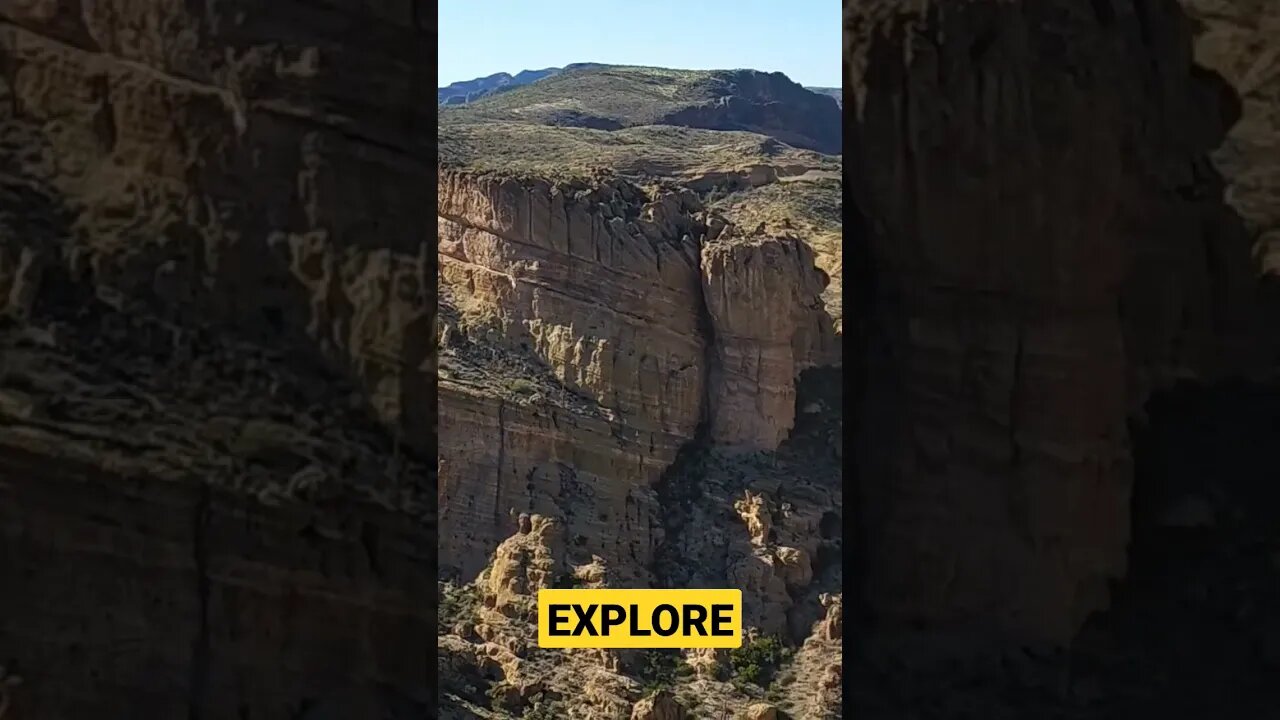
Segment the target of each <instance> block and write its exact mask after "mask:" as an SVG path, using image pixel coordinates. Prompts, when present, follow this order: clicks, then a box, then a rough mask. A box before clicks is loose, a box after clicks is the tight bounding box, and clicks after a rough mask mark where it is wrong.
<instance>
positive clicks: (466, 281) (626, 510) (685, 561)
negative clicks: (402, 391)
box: [437, 68, 842, 718]
mask: <svg viewBox="0 0 1280 720" xmlns="http://www.w3.org/2000/svg"><path fill="white" fill-rule="evenodd" d="M729 77H736V78H738V79H737V80H734V81H733V82H735V83H738V84H732V85H725V84H723V83H725V82H726V78H729ZM746 80H751V81H753V82H755V81H758V82H760V83H763V84H760V85H752V84H750V83H748V82H746ZM770 83H773V81H772V80H770V79H769V78H768V76H754V75H753V76H741V75H733V74H729V75H725V74H722V73H693V72H683V71H670V70H654V69H652V68H610V69H608V70H607V71H578V72H572V73H564V74H561V75H558V76H556V77H554V78H550V79H546V80H543V81H540V82H538V83H536V84H534V85H530V86H527V87H523V88H517V89H514V90H510V91H507V92H504V93H502V94H500V95H495V96H493V97H490V98H486V99H483V100H480V101H478V102H476V103H472V104H470V105H468V106H466V107H464V108H445V109H442V111H441V116H440V124H439V142H440V148H441V150H440V153H441V165H440V169H439V173H440V174H439V180H440V192H439V196H438V202H437V212H438V221H439V226H438V227H439V233H440V241H439V264H440V315H441V323H440V352H441V365H440V384H439V388H440V413H441V426H440V427H441V436H440V464H439V471H440V478H439V481H440V491H439V507H440V537H441V565H440V569H441V577H442V581H443V582H442V585H441V618H442V622H441V634H440V637H439V648H440V653H441V666H442V693H443V695H442V701H443V702H444V703H445V707H444V708H442V711H443V712H444V713H445V716H446V717H449V716H456V717H476V716H492V717H508V716H516V717H520V716H523V717H587V716H593V717H618V718H629V717H643V718H659V717H684V716H685V715H684V714H683V713H686V712H687V713H715V712H718V711H719V710H720V709H737V708H742V707H747V706H750V705H753V704H754V705H755V706H757V707H755V710H753V712H755V713H756V715H754V717H774V716H775V715H776V714H777V712H778V709H779V708H781V709H782V710H784V711H787V712H791V713H794V714H795V716H797V717H813V718H822V717H838V715H839V700H840V691H839V679H840V675H839V664H840V634H841V632H840V628H841V597H842V596H841V594H840V592H841V568H840V562H839V558H840V547H841V537H840V533H839V527H840V522H841V518H840V513H841V509H840V508H841V505H842V503H841V494H842V490H841V472H840V460H839V457H840V456H839V448H840V437H841V435H840V428H841V411H840V391H839V388H840V382H839V372H838V368H839V366H840V363H841V355H840V352H841V351H840V342H839V340H840V335H839V332H840V331H839V328H840V306H839V303H838V302H828V299H829V298H830V297H831V294H830V290H831V287H832V286H833V285H834V286H836V287H837V292H836V293H835V296H836V297H838V278H839V274H840V268H841V259H840V258H841V248H840V242H839V239H840V224H839V223H840V203H841V196H840V184H839V182H840V181H839V173H840V157H839V156H838V155H828V154H821V153H818V152H814V151H811V150H803V149H799V148H796V147H794V146H792V145H790V144H788V143H787V142H786V140H787V139H789V138H795V137H797V135H800V134H803V133H804V132H813V131H812V130H810V129H809V128H811V127H813V125H812V123H813V122H814V120H815V118H812V117H810V118H807V119H806V120H805V123H806V125H803V126H801V127H800V128H796V127H792V126H787V125H785V124H784V123H785V121H786V120H788V119H789V118H793V117H797V113H798V112H799V110H803V109H804V107H806V106H803V105H802V106H801V107H800V108H798V109H797V108H790V107H785V106H784V107H778V108H775V109H772V110H770V114H769V115H768V116H767V118H765V119H767V120H769V122H773V123H774V125H770V124H769V122H760V123H757V124H756V128H755V129H756V130H770V131H772V133H773V134H772V135H770V134H762V133H761V132H749V131H746V130H743V129H741V128H736V127H735V128H733V129H716V127H714V126H715V125H717V123H716V122H702V120H705V119H707V118H706V117H705V116H702V115H699V114H698V113H696V112H689V108H690V107H692V106H691V105H690V104H689V103H692V102H695V101H697V99H698V98H701V97H705V96H706V93H707V92H711V93H712V94H715V93H721V92H725V91H727V90H730V89H732V90H734V91H740V92H748V91H749V92H750V93H751V94H750V95H748V96H746V97H745V98H744V99H743V100H742V101H741V102H744V103H747V105H750V104H751V103H752V102H754V100H753V98H754V99H758V98H759V97H760V93H765V92H771V90H770V87H771V85H770ZM797 90H799V89H798V88H797ZM799 92H800V93H804V96H807V97H805V98H804V100H803V102H806V103H808V102H812V100H811V99H810V98H812V97H816V96H812V94H810V93H807V92H806V91H803V90H799ZM557 93H560V94H557ZM719 97H721V98H728V99H727V100H725V101H724V102H723V103H722V105H724V106H726V107H729V108H734V107H738V106H739V103H740V101H739V100H738V99H737V98H738V96H736V95H734V96H725V95H719ZM823 102H826V101H823ZM770 103H772V104H773V105H784V103H783V102H782V101H781V100H777V101H775V100H771V101H770ZM570 107H572V108H575V109H576V110H575V111H576V112H578V113H579V114H578V115H577V116H576V117H577V118H579V119H581V118H583V117H588V116H589V117H593V118H609V119H611V120H612V123H613V124H612V126H611V129H604V128H598V127H596V126H597V125H600V124H602V123H599V122H565V117H566V116H565V114H564V113H566V112H569V110H568V108H570ZM829 107H830V108H831V109H832V110H833V111H835V107H834V105H833V104H832V105H829ZM823 132H827V131H826V130H823ZM708 585H710V586H728V587H741V588H744V589H745V591H746V592H745V595H746V599H745V603H746V615H747V617H746V624H747V625H748V626H750V627H751V633H752V640H751V642H750V643H749V644H748V646H747V647H746V648H745V649H744V650H742V651H738V652H736V653H723V652H720V653H678V652H670V653H665V652H630V651H624V652H615V651H609V652H585V651H578V652H567V651H566V652H561V651H552V650H541V649H538V648H537V647H536V646H535V645H534V642H533V638H534V637H535V634H534V625H533V622H532V619H533V616H532V614H531V613H532V610H533V607H534V605H533V602H534V597H535V593H536V590H537V589H538V588H541V587H552V586H555V587H565V586H579V587H601V586H608V587H623V588H625V587H649V586H655V587H698V586H708ZM832 673H834V674H832ZM450 713H453V715H450Z"/></svg>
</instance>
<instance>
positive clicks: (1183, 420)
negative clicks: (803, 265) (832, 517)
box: [845, 0, 1280, 718]
mask: <svg viewBox="0 0 1280 720" xmlns="http://www.w3.org/2000/svg"><path fill="white" fill-rule="evenodd" d="M1190 5H1191V6H1192V9H1193V12H1201V11H1202V15H1201V18H1202V20H1204V22H1205V23H1207V30H1203V31H1202V32H1206V33H1207V34H1202V35H1201V36H1200V40H1199V46H1198V48H1196V46H1195V45H1194V44H1193V42H1194V35H1193V34H1194V32H1195V31H1196V28H1197V26H1196V24H1195V23H1193V22H1192V21H1191V19H1190V18H1188V17H1187V15H1186V14H1185V13H1184V11H1183V9H1182V8H1180V7H1179V5H1178V4H1177V3H1175V2H1172V1H1170V2H1126V1H1120V0H1114V1H1113V0H1104V1H1102V2H1092V3H1074V2H1053V1H1051V2H1043V3H1005V2H997V1H995V0H992V1H991V2H963V3H962V2H954V3H953V2H919V3H908V4H904V3H892V2H883V3H877V2H870V3H853V2H850V3H846V13H845V15H846V42H847V47H846V60H847V62H848V67H847V70H848V79H847V85H848V86H850V87H852V88H854V93H853V95H854V97H856V98H857V99H858V103H857V106H856V108H853V107H851V108H849V109H850V110H851V111H854V112H851V113H850V114H849V115H847V118H848V121H849V123H850V127H849V129H850V131H851V132H852V133H853V136H854V142H853V145H852V146H851V147H850V148H849V152H850V155H851V159H850V162H849V165H848V166H847V167H848V174H847V175H846V182H848V184H849V185H850V186H851V188H852V190H853V197H854V199H855V202H856V209H855V211H854V213H853V216H854V217H859V218H860V219H861V222H860V225H861V229H860V230H859V229H854V228H851V229H850V232H851V233H855V232H856V233H857V236H856V237H858V238H861V239H862V240H863V241H864V242H865V246H866V247H867V252H868V255H869V257H868V258H867V262H866V263H865V264H862V263H860V264H859V265H858V266H857V268H858V269H859V270H861V271H863V274H856V275H855V282H856V283H857V284H858V286H865V287H867V288H869V291H868V297H867V298H866V302H867V307H868V308H869V312H868V314H867V315H866V316H865V318H857V319H855V320H856V321H858V322H865V323H866V326H865V327H866V328H867V332H866V335H865V337H866V342H867V350H866V362H867V375H866V379H865V383H866V390H865V392H864V394H863V396H862V398H861V399H860V401H859V402H860V406H861V409H860V412H859V420H858V426H857V428H858V429H857V430H856V436H857V437H858V445H857V452H858V457H857V461H858V465H859V474H858V478H857V485H858V492H857V505H856V506H857V508H858V514H857V517H856V519H855V524H856V525H855V526H856V533H857V535H856V536H855V537H857V538H858V543H857V547H856V549H855V553H854V554H855V557H857V558H859V560H860V562H859V576H858V584H857V586H856V587H853V588H852V589H853V590H854V591H855V592H856V595H857V597H858V599H859V600H860V601H862V603H863V607H862V608H860V610H861V611H860V612H859V613H858V619H857V620H856V622H857V623H858V625H857V627H858V630H857V632H858V633H859V637H860V642H859V644H858V647H859V652H858V655H857V657H855V659H854V662H853V670H852V673H853V674H852V679H853V683H854V693H855V695H854V698H853V701H854V703H855V705H857V706H858V707H860V708H862V709H863V712H864V713H865V716H866V717H885V718H892V717H903V716H913V717H938V718H949V717H957V716H960V715H961V714H965V715H966V716H968V715H972V716H978V717H1028V716H1034V717H1064V718H1065V717H1071V718H1092V717H1129V716H1136V715H1137V714H1139V713H1141V714H1146V713H1153V712H1154V713H1155V714H1157V715H1166V716H1169V717H1195V716H1207V715H1223V714H1224V713H1225V715H1223V716H1231V717H1249V716H1253V715H1256V714H1258V713H1265V712H1267V711H1266V710H1264V708H1266V707H1269V706H1271V705H1272V704H1273V703H1274V700H1275V698H1274V692H1272V691H1270V690H1267V689H1266V685H1265V681H1264V679H1263V678H1265V677H1266V674H1267V673H1268V672H1269V671H1268V670H1266V669H1265V668H1267V667H1270V666H1269V665H1268V663H1272V662H1274V660H1273V659H1271V658H1273V655H1270V654H1268V653H1273V652H1274V648H1271V643H1270V641H1267V642H1265V643H1264V642H1261V641H1260V640H1259V639H1258V638H1259V637H1260V636H1268V637H1269V635H1267V633H1270V630H1269V628H1271V627H1273V626H1274V625H1275V617H1274V613H1273V612H1271V611H1269V610H1263V609H1262V608H1264V607H1273V606H1274V605H1273V604H1272V601H1271V598H1273V597H1274V592H1275V586H1276V576H1275V572H1274V569H1273V568H1271V567H1269V566H1267V565H1266V563H1265V562H1262V560H1261V559H1260V558H1262V557H1266V556H1268V555H1267V553H1269V552H1271V549H1272V548H1275V547H1280V545H1277V542H1278V541H1280V538H1277V537H1276V535H1275V534H1274V533H1272V532H1268V531H1263V530H1261V529H1260V526H1259V525H1258V522H1259V519H1258V517H1259V515H1262V514H1266V513H1267V512H1268V510H1267V509H1266V508H1272V509H1273V508H1274V507H1275V506H1274V501H1273V500H1272V499H1271V494H1270V493H1269V492H1268V491H1267V489H1266V488H1267V487H1268V486H1269V483H1268V482H1266V481H1264V480H1263V478H1264V477H1266V476H1267V475H1268V473H1267V472H1266V471H1265V469H1264V468H1265V467H1266V463H1265V461H1264V460H1262V459H1261V458H1260V457H1259V456H1258V454H1257V453H1256V451H1254V450H1250V449H1248V448H1250V447H1251V444H1252V443H1261V444H1262V445H1263V446H1265V445H1268V444H1270V443H1272V442H1274V432H1275V431H1274V427H1275V426H1274V422H1273V420H1272V419H1271V418H1273V417H1274V409H1275V406H1274V405H1273V404H1272V403H1273V400H1271V398H1273V397H1274V390H1273V389H1274V387H1275V380H1274V377H1275V375H1274V363H1275V359H1276V357H1277V355H1276V346H1275V341H1276V339H1277V338H1276V336H1275V332H1274V320H1275V311H1276V307H1275V305H1274V300H1275V298H1274V287H1273V286H1272V285H1271V283H1270V282H1269V281H1266V280H1261V281H1260V280H1259V277H1260V275H1261V273H1262V270H1263V268H1262V266H1261V265H1260V264H1259V262H1258V261H1259V257H1258V256H1257V255H1255V254H1254V247H1253V237H1254V235H1255V234H1256V231H1257V229H1259V228H1261V227H1263V226H1265V224H1266V222H1267V220H1266V217H1267V213H1268V212H1269V210H1268V209H1267V208H1268V205H1269V201H1268V200H1267V191H1266V189H1265V182H1261V181H1259V178H1264V177H1266V176H1267V175H1268V174H1269V173H1270V172H1272V171H1273V170H1274V168H1273V167H1271V166H1270V165H1269V164H1268V162H1267V157H1268V155H1267V153H1266V152H1265V144H1266V143H1267V142H1269V140H1270V138H1269V136H1268V134H1267V133H1266V132H1265V130H1259V128H1261V127H1265V123H1266V118H1267V117H1269V116H1270V114H1272V110H1273V108H1271V107H1269V106H1267V103H1266V102H1265V101H1260V97H1261V96H1262V95H1265V92H1263V93H1259V92H1258V89H1257V88H1258V87H1260V85H1256V84H1252V85H1251V83H1261V84H1262V85H1265V82H1264V81H1265V78H1267V77H1269V75H1268V72H1269V71H1267V70H1266V68H1267V67H1269V66H1270V65H1269V64H1270V62H1271V60H1270V53H1269V51H1268V50H1267V46H1266V44H1265V43H1254V44H1251V45H1250V44H1241V43H1238V42H1231V43H1226V44H1222V45H1215V38H1217V39H1218V40H1220V39H1221V33H1225V32H1228V30H1226V29H1224V27H1223V26H1224V24H1225V25H1229V24H1230V23H1226V22H1225V20H1226V19H1228V18H1235V23H1236V25H1235V26H1236V27H1237V28H1239V27H1240V26H1246V27H1251V28H1252V27H1259V25H1257V24H1256V23H1260V24H1261V26H1265V24H1266V22H1267V20H1266V18H1265V13H1263V12H1262V9H1263V6H1265V5H1267V4H1265V3H1257V4H1255V6H1256V7H1255V8H1254V14H1249V10H1248V9H1247V6H1248V5H1249V4H1248V3H1235V4H1230V6H1231V7H1230V8H1229V9H1228V8H1227V5H1228V4H1227V3H1219V4H1217V5H1218V6H1220V7H1217V8H1209V7H1208V6H1209V5H1212V3H1194V2H1193V3H1190ZM1242 18H1247V19H1242ZM1215 47H1216V48H1217V49H1216V50H1215V49H1214V48H1215ZM1225 47H1230V48H1231V50H1230V51H1229V52H1227V51H1224V50H1223V48H1225ZM1193 48H1194V49H1193ZM1246 48H1249V49H1246ZM1197 58H1199V59H1202V60H1205V61H1207V62H1211V63H1213V64H1214V65H1215V66H1216V67H1234V68H1235V72H1234V73H1232V72H1228V73H1226V75H1227V77H1226V81H1224V79H1223V78H1222V77H1221V76H1218V75H1217V74H1215V73H1212V72H1209V71H1207V70H1205V69H1204V68H1203V67H1200V66H1198V65H1196V64H1195V60H1196V59H1197ZM1228 58H1230V59H1229V60H1228ZM1245 68H1249V69H1248V70H1245ZM1241 78H1245V79H1246V80H1249V82H1244V81H1242V80H1241ZM1237 94H1242V95H1244V96H1245V98H1246V101H1245V104H1244V107H1245V108H1246V110H1245V115H1244V118H1243V120H1241V122H1240V123H1237V120H1240V119H1241V114H1240V110H1241V105H1240V103H1239V101H1238V100H1237V98H1236V96H1237ZM1224 140H1225V142H1226V145H1223V143H1224ZM1244 147H1249V148H1250V150H1248V151H1242V150H1241V149H1242V148H1244ZM1219 148H1222V149H1219ZM1215 161H1216V162H1217V167H1221V168H1223V169H1224V170H1226V171H1227V172H1228V173H1229V177H1228V178H1227V179H1225V180H1224V179H1223V178H1222V177H1221V176H1220V175H1219V173H1218V171H1217V170H1216V169H1215V164H1214V163H1215ZM1228 190H1229V192H1227V191H1228ZM1224 195H1225V196H1226V197H1227V198H1229V199H1231V200H1232V202H1233V204H1234V205H1235V206H1236V207H1238V208H1239V209H1240V211H1241V212H1242V213H1243V215H1244V222H1242V220H1241V218H1240V217H1239V216H1238V215H1237V214H1236V213H1235V211H1234V209H1233V208H1232V207H1231V206H1229V205H1228V204H1227V203H1226V202H1224ZM856 242H857V240H855V243H856ZM1229 379H1230V382H1228V380H1229ZM1225 436H1231V437H1232V438H1238V439H1232V440H1227V439H1224V437H1225ZM1245 438H1248V440H1245ZM1228 598H1230V599H1228ZM1228 617H1230V618H1231V619H1227V618H1228ZM1162 636H1163V637H1165V638H1166V639H1164V640H1160V639H1159V638H1160V637H1162ZM1175 637H1176V642H1175V641H1174V638H1175ZM1268 648H1271V649H1268ZM1223 658H1231V660H1229V661H1224V660H1223ZM961 664H962V665H963V666H964V667H965V668H966V670H965V671H964V672H963V673H961V672H958V671H957V670H956V668H957V667H958V666H959V665H961Z"/></svg>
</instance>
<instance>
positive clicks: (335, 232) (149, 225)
mask: <svg viewBox="0 0 1280 720" xmlns="http://www.w3.org/2000/svg"><path fill="white" fill-rule="evenodd" d="M416 7H417V6H416V4H414V3H409V2H405V3H400V4H387V3H383V4H379V5H378V6H377V7H368V6H366V5H365V4H361V3H337V4H333V3H323V4H321V3H312V2H288V3H272V4H269V6H268V5H262V4H258V3H240V2H230V1H229V2H214V3H206V4H204V5H203V6H202V7H201V8H200V9H199V10H195V9H193V7H192V6H191V5H190V4H184V3H175V2H160V3H135V2H93V3H90V2H83V3H82V2H25V1H19V2H16V3H5V4H3V6H0V311H3V314H4V319H3V320H2V321H0V495H3V498H0V508H3V511H2V512H0V582H3V584H4V587H5V592H4V597H3V599H2V600H0V605H2V607H0V648H3V650H0V652H3V653H5V655H6V657H12V658H13V659H14V660H15V661H16V662H18V663H19V664H20V667H21V668H22V672H23V674H24V676H25V678H26V681H27V682H26V684H24V685H23V686H22V690H21V691H20V692H16V693H15V694H14V695H15V697H14V703H15V705H14V710H15V711H16V712H20V713H22V715H21V716H22V717H42V718H46V717H47V718H79V717H95V716H99V715H101V714H102V713H103V712H107V713H109V714H121V713H122V714H125V715H140V716H148V715H153V716H159V717H176V716H191V717H223V716H232V715H235V714H236V713H239V714H240V715H241V716H249V715H252V716H253V717H258V716H263V717H275V716H284V715H286V714H288V713H296V712H327V713H336V714H337V715H338V716H374V715H384V714H389V715H390V716H393V717H403V716H408V714H411V713H421V712H424V711H425V708H427V706H428V705H429V704H430V702H431V701H432V696H433V694H434V692H433V689H432V685H431V683H432V678H431V677H430V676H429V674H428V667H429V664H428V663H427V662H426V655H425V653H423V652H422V650H421V648H422V647H423V646H424V645H425V644H426V643H427V642H428V637H429V635H428V630H429V628H430V627H431V625H432V624H433V622H434V621H433V618H432V614H433V612H432V610H431V608H430V597H431V595H430V594H429V590H428V588H427V586H426V580H427V578H428V577H429V576H430V575H431V574H432V572H431V569H430V568H431V564H432V562H433V560H432V558H433V556H434V530H433V526H432V513H431V503H430V496H429V495H428V492H429V487H430V484H431V482H432V478H431V473H430V472H429V471H428V468H429V464H428V463H426V462H423V460H422V457H421V456H422V455H423V454H424V453H425V452H426V451H428V450H430V449H431V448H433V442H432V432H433V426H434V422H435V420H434V418H435V409H434V389H433V382H431V377H432V375H433V374H434V366H433V363H434V358H433V353H432V352H431V347H432V341H433V336H434V333H433V332H432V330H431V318H432V315H433V308H434V306H435V300H434V292H435V283H434V274H435V271H434V267H433V266H434V260H433V259H432V256H431V255H430V254H429V253H427V252H426V249H427V247H428V246H427V239H428V237H429V231H428V227H429V226H428V225H427V223H428V222H429V216H428V215H426V214H425V213H423V212H421V210H420V207H421V202H422V198H420V197H418V196H417V194H418V193H419V192H420V191H421V189H424V188H428V187H430V183H429V180H430V176H429V175H428V174H427V167H426V159H427V156H428V153H427V150H428V148H429V144H428V143H429V140H427V139H424V138H428V137H429V136H428V135H427V133H426V126H427V119H428V117H429V110H428V109H424V108H421V107H420V104H419V103H417V102H416V97H417V96H418V95H420V94H421V93H422V92H425V89H426V88H425V77H424V75H425V68H424V67H419V65H420V64H421V63H419V62H418V58H422V63H425V62H426V60H425V58H426V57H427V56H426V53H425V52H420V51H423V50H424V49H425V48H426V47H427V43H428V40H427V38H428V35H427V32H428V26H427V24H426V21H425V18H422V17H420V16H419V14H418V12H417V10H416ZM355 37H358V38H360V40H359V41H358V42H353V41H352V38H355ZM396 438H399V439H398V440H396Z"/></svg>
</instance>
